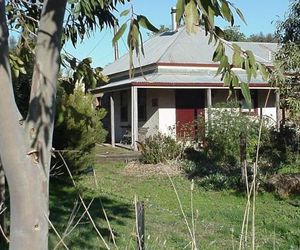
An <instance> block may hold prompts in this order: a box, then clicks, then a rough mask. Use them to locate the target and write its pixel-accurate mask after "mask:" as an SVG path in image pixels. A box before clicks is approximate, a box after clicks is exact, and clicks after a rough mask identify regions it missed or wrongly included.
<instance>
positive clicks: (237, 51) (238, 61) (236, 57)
mask: <svg viewBox="0 0 300 250" xmlns="http://www.w3.org/2000/svg"><path fill="white" fill-rule="evenodd" d="M232 47H233V51H234V52H233V55H232V63H233V65H234V66H235V67H237V68H240V67H241V66H242V62H243V58H242V56H241V48H240V47H239V46H238V45H236V44H232Z"/></svg>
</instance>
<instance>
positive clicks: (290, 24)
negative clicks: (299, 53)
mask: <svg viewBox="0 0 300 250" xmlns="http://www.w3.org/2000/svg"><path fill="white" fill-rule="evenodd" d="M276 34H277V36H278V37H279V41H280V42H281V43H284V44H285V43H289V42H293V43H297V44H299V42H300V2H299V1H298V0H291V5H290V8H289V12H288V13H287V15H286V18H285V20H283V21H281V22H278V23H277V32H276Z"/></svg>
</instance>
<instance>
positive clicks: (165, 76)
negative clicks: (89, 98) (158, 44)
mask: <svg viewBox="0 0 300 250" xmlns="http://www.w3.org/2000/svg"><path fill="white" fill-rule="evenodd" d="M216 70H217V68H216V69H215V70H207V69H203V70H197V72H193V73H192V72H191V73H188V72H186V73H184V72H175V71H174V72H171V71H169V72H157V73H152V74H148V75H145V76H138V77H134V78H131V79H124V80H121V81H115V82H111V83H109V84H107V85H104V86H101V87H98V88H96V89H94V90H93V91H94V92H99V91H106V90H110V89H116V88H121V87H122V86H129V85H131V84H133V83H138V84H141V85H143V83H145V84H153V85H152V86H155V85H157V86H161V85H163V84H164V83H166V84H182V86H184V85H189V84H190V85H191V84H194V85H197V84H199V85H200V83H204V84H208V85H209V84H212V83H213V84H220V85H222V84H223V82H222V81H221V77H220V76H215V73H216ZM235 72H236V74H237V75H238V76H239V77H240V79H241V80H242V81H245V82H247V74H246V72H245V71H242V70H236V71H235ZM252 83H255V84H257V86H259V85H260V84H261V86H262V87H265V83H266V82H265V81H264V80H263V79H262V77H261V76H257V77H256V78H254V79H252Z"/></svg>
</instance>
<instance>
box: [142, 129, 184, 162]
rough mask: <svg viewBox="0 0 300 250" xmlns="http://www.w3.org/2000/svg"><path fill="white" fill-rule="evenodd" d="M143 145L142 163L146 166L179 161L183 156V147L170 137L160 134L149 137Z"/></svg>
mask: <svg viewBox="0 0 300 250" xmlns="http://www.w3.org/2000/svg"><path fill="white" fill-rule="evenodd" d="M140 145H141V149H142V151H141V153H142V155H141V158H140V161H141V162H142V163H146V164H157V163H163V162H166V161H169V160H177V159H180V157H181V156H182V147H183V145H181V144H179V143H177V142H176V140H175V139H174V138H173V137H171V136H169V135H164V134H161V133H158V134H156V135H153V136H150V137H147V138H146V139H145V142H144V143H140Z"/></svg>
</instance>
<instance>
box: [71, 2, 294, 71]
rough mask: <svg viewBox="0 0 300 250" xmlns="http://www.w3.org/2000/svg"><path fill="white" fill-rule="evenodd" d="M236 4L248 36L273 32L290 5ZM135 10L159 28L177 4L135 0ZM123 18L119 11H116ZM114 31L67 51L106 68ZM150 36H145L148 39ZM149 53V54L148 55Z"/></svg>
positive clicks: (122, 46) (167, 21) (123, 46)
mask: <svg viewBox="0 0 300 250" xmlns="http://www.w3.org/2000/svg"><path fill="white" fill-rule="evenodd" d="M231 2H232V3H234V4H235V6H236V7H238V8H239V9H241V11H242V12H243V14H244V16H245V19H246V22H247V25H245V24H244V23H243V22H241V21H240V20H239V19H238V17H236V18H235V20H236V25H240V27H241V31H242V32H243V33H245V34H246V35H247V36H249V35H251V34H257V33H259V32H263V33H264V34H267V33H273V32H274V30H275V24H276V21H278V20H282V19H283V18H284V15H285V13H286V11H287V10H288V7H289V3H290V2H289V0H232V1H231ZM131 3H132V5H133V7H134V11H135V12H136V13H138V14H143V15H145V16H147V17H148V18H149V20H150V21H151V22H152V23H153V24H154V25H156V26H157V27H159V25H160V24H164V25H166V26H170V25H171V17H170V9H171V7H172V6H174V5H176V0H151V1H149V0H132V1H131ZM128 6H130V5H128V4H127V5H126V6H122V5H119V8H118V9H119V12H122V10H124V9H126V8H128ZM116 16H117V17H119V14H118V13H116ZM219 25H220V26H223V27H224V26H228V25H226V24H225V23H224V22H219ZM112 37H113V31H112V30H109V29H104V30H103V31H101V32H99V31H98V32H97V33H96V34H95V35H94V36H93V37H92V38H90V39H85V40H84V42H82V43H81V44H79V45H78V46H77V48H76V49H74V48H72V46H71V45H68V46H66V48H65V49H66V50H67V51H68V52H70V53H71V54H73V55H74V56H76V57H77V58H79V59H82V58H85V57H88V56H89V57H92V59H93V66H95V67H97V66H100V67H104V66H105V65H106V64H108V63H110V62H112V61H113V58H114V53H113V48H112V45H111V40H112ZM146 37H147V36H144V39H145V38H146ZM119 47H120V51H121V54H124V53H125V52H126V51H127V49H126V38H124V39H123V40H120V42H119ZM146 56H147V55H146Z"/></svg>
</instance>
